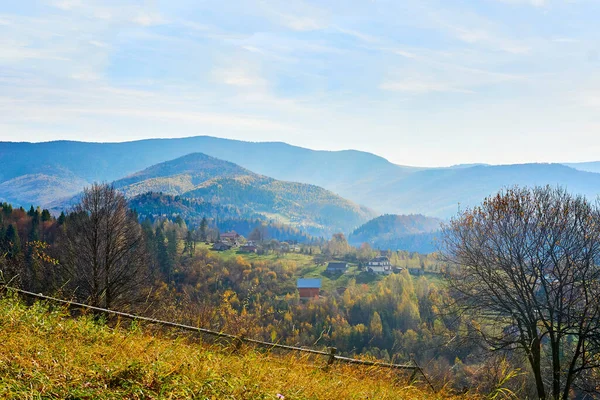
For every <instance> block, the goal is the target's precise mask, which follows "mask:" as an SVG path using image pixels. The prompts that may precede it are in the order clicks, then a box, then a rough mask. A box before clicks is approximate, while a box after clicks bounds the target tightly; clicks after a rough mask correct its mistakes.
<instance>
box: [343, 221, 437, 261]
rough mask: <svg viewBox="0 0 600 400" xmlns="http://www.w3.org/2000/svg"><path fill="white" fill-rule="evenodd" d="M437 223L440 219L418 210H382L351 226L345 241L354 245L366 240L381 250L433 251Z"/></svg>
mask: <svg viewBox="0 0 600 400" xmlns="http://www.w3.org/2000/svg"><path fill="white" fill-rule="evenodd" d="M441 223H442V220H441V219H438V218H431V217H426V216H424V215H420V214H411V215H395V214H385V215H381V216H379V217H377V218H374V219H372V220H370V221H368V222H366V223H365V224H363V225H361V226H360V227H358V228H357V229H355V230H354V231H353V232H352V233H351V234H350V235H348V242H349V243H350V244H352V245H355V246H358V245H360V244H361V243H369V244H370V245H371V246H373V247H374V248H378V249H382V250H407V251H418V252H420V253H431V252H433V251H435V246H434V243H433V239H434V237H435V235H436V234H437V233H438V231H439V229H440V224H441Z"/></svg>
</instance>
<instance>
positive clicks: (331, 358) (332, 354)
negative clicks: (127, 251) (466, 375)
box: [0, 285, 435, 391]
mask: <svg viewBox="0 0 600 400" xmlns="http://www.w3.org/2000/svg"><path fill="white" fill-rule="evenodd" d="M0 288H2V289H6V290H10V291H13V292H16V293H20V294H23V295H26V296H29V297H33V298H37V299H41V300H47V301H51V302H54V303H59V304H64V305H66V306H68V307H74V308H83V309H86V310H92V311H96V312H101V313H103V314H109V315H117V316H119V317H123V318H127V319H131V320H134V321H146V322H149V323H151V324H157V325H162V326H168V327H171V328H177V329H182V330H185V331H192V332H199V333H203V334H206V335H210V336H216V337H220V338H226V339H231V340H232V341H233V342H234V343H236V347H237V348H239V346H240V345H241V343H242V342H246V343H252V344H254V345H256V346H260V347H265V348H269V349H274V348H275V349H283V350H288V351H298V352H302V353H310V354H318V355H322V356H327V357H328V359H327V365H331V364H333V363H334V362H335V361H339V362H343V363H347V364H356V365H365V366H373V367H381V368H391V369H398V370H411V371H413V374H412V378H414V377H415V375H416V374H417V373H419V374H421V375H422V376H423V378H424V379H425V381H426V382H427V384H428V385H429V386H430V387H431V389H432V390H433V391H435V389H434V387H433V385H432V384H431V382H430V381H429V379H428V378H427V376H426V375H425V373H424V372H423V370H422V369H421V367H420V366H419V365H418V364H417V363H416V361H414V360H413V361H412V362H413V365H407V364H392V363H385V362H380V361H368V360H359V359H355V358H349V357H343V356H338V355H336V353H337V349H336V348H335V347H330V348H328V351H322V350H315V349H309V348H306V347H297V346H288V345H284V344H279V343H271V342H264V341H262V340H256V339H250V338H247V337H244V336H236V335H231V334H229V333H224V332H217V331H213V330H210V329H205V328H200V327H196V326H190V325H184V324H179V323H177V322H171V321H163V320H159V319H154V318H150V317H144V316H141V315H135V314H130V313H125V312H121V311H115V310H109V309H106V308H101V307H95V306H91V305H89V304H83V303H78V302H75V301H70V300H63V299H59V298H56V297H51V296H46V295H43V294H41V293H33V292H29V291H27V290H23V289H19V288H15V287H11V286H6V285H0ZM412 378H411V379H412Z"/></svg>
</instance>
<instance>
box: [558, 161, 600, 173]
mask: <svg viewBox="0 0 600 400" xmlns="http://www.w3.org/2000/svg"><path fill="white" fill-rule="evenodd" d="M563 165H566V166H567V167H571V168H575V169H577V170H579V171H586V172H595V173H600V161H589V162H578V163H563Z"/></svg>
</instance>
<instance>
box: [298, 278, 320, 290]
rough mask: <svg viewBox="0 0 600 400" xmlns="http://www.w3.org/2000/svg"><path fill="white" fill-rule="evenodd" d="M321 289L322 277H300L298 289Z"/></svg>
mask: <svg viewBox="0 0 600 400" xmlns="http://www.w3.org/2000/svg"><path fill="white" fill-rule="evenodd" d="M307 288H310V289H320V288H321V280H320V279H298V289H307Z"/></svg>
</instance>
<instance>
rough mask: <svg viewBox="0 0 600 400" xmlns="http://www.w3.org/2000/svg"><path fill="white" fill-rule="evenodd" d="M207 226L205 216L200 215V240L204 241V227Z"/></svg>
mask: <svg viewBox="0 0 600 400" xmlns="http://www.w3.org/2000/svg"><path fill="white" fill-rule="evenodd" d="M207 227H208V222H207V221H206V217H202V221H201V222H200V240H201V241H203V242H206V228H207Z"/></svg>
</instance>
